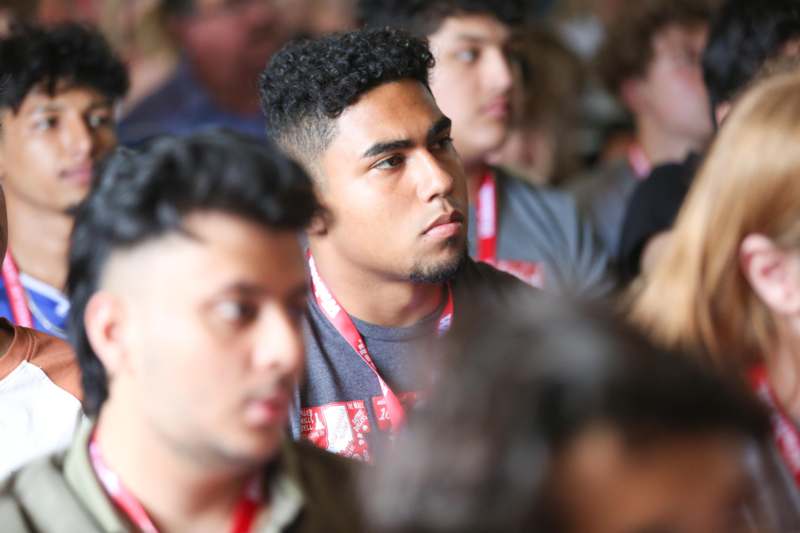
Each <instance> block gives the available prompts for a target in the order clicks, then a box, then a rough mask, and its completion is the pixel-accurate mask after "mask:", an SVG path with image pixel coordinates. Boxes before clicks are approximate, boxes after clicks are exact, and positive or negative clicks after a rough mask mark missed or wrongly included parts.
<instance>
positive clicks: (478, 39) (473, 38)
mask: <svg viewBox="0 0 800 533" xmlns="http://www.w3.org/2000/svg"><path fill="white" fill-rule="evenodd" d="M456 39H457V40H459V41H470V42H474V43H483V42H486V41H487V40H488V39H487V38H486V37H485V36H483V35H478V34H475V33H460V34H458V35H456Z"/></svg>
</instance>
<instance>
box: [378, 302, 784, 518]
mask: <svg viewBox="0 0 800 533" xmlns="http://www.w3.org/2000/svg"><path fill="white" fill-rule="evenodd" d="M476 296H478V299H476V300H474V301H473V305H472V307H471V308H469V309H463V311H464V312H463V313H462V315H461V317H460V318H459V320H458V321H456V322H455V323H454V326H453V328H454V329H453V330H451V332H450V334H449V335H450V337H449V338H448V339H447V340H448V341H449V342H448V345H447V346H446V349H445V350H444V353H437V357H436V358H431V361H435V362H434V363H433V364H434V365H442V366H441V367H439V366H437V368H436V371H437V372H436V374H437V375H439V376H441V377H442V379H441V380H440V381H439V383H438V384H437V386H436V387H435V388H434V390H433V391H432V392H431V394H430V395H429V396H428V397H427V398H426V402H425V405H424V406H421V408H420V409H418V410H416V411H415V412H414V417H412V418H410V419H409V422H410V426H409V428H408V429H409V431H406V432H404V433H401V434H400V435H399V436H398V438H397V440H395V441H394V442H393V443H392V447H391V450H386V451H390V453H391V459H392V460H391V461H385V462H383V463H380V462H379V464H378V468H376V469H372V470H370V471H365V472H364V483H363V489H364V490H363V501H364V503H365V511H366V514H367V517H368V519H369V521H370V522H371V526H372V527H371V529H370V531H380V532H381V533H411V532H413V533H489V532H503V533H518V532H519V533H521V532H528V531H535V532H547V533H562V532H566V531H576V529H575V527H574V524H573V523H572V520H573V517H574V511H575V510H574V508H571V506H570V505H569V503H568V502H566V501H565V500H563V499H562V498H560V497H559V495H558V493H559V489H557V486H556V482H557V480H559V479H563V477H562V476H563V473H564V470H563V469H562V468H563V466H562V464H563V463H561V460H562V459H563V458H564V457H565V454H568V453H569V450H570V447H571V445H572V444H573V443H575V442H578V440H579V439H580V438H581V436H582V435H586V434H588V433H589V432H591V431H592V429H593V428H595V429H596V428H598V427H605V428H609V429H612V430H614V431H615V432H616V434H617V435H618V436H619V437H621V438H622V439H623V441H624V442H625V444H626V446H627V448H626V450H631V453H633V452H635V451H636V450H646V449H648V448H651V447H658V446H665V445H667V446H668V445H669V444H670V443H673V442H675V441H676V440H679V439H687V438H688V439H693V438H702V437H704V436H725V437H726V438H731V439H741V442H746V441H748V440H750V439H753V440H754V441H757V442H761V443H766V442H767V439H768V436H769V418H768V417H767V416H766V413H765V412H764V410H763V407H762V405H761V404H760V403H759V402H758V401H757V400H756V399H755V398H753V397H752V396H751V395H750V393H749V390H748V389H747V388H746V387H744V386H742V385H741V384H738V383H736V382H731V381H726V380H724V379H722V378H720V377H719V376H718V375H716V374H714V373H711V372H709V371H708V370H707V369H705V368H703V367H702V366H701V364H700V363H698V362H696V361H694V360H692V358H690V357H688V356H687V355H686V354H683V353H674V352H670V351H666V350H662V349H660V348H658V347H656V346H654V345H653V344H652V343H651V342H650V341H649V340H647V339H646V338H645V337H644V336H643V335H642V334H641V333H639V332H638V331H635V330H634V329H633V328H631V327H630V326H628V325H626V324H624V323H623V322H622V321H621V320H619V318H618V317H615V316H613V314H609V312H608V309H605V308H601V307H587V306H585V305H576V304H571V303H569V302H566V301H564V300H563V299H557V298H553V297H549V296H545V295H541V294H533V295H530V294H527V293H519V294H518V295H517V297H516V298H513V299H511V300H510V301H508V300H504V301H503V302H502V303H498V302H497V301H496V298H494V299H493V298H492V296H491V295H488V294H480V293H479V294H477V295H476ZM665 443H666V444H665ZM698 475H702V473H698ZM612 512H613V511H612Z"/></svg>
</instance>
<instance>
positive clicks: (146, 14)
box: [98, 0, 173, 61]
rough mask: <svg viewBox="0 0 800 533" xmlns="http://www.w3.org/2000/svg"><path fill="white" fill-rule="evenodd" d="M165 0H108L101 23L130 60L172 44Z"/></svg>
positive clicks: (127, 59)
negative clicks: (163, 0)
mask: <svg viewBox="0 0 800 533" xmlns="http://www.w3.org/2000/svg"><path fill="white" fill-rule="evenodd" d="M166 13H167V11H166V9H165V6H164V2H162V0H105V1H104V2H103V5H102V9H101V10H100V14H99V17H98V18H99V26H100V27H101V28H102V29H103V31H104V32H105V35H106V38H107V39H108V40H109V42H110V43H111V44H112V45H113V46H114V48H115V49H116V50H118V51H119V53H120V55H122V56H123V57H124V58H125V59H126V61H135V60H137V59H139V58H140V57H141V56H147V55H149V54H151V53H153V52H156V51H159V50H162V49H164V48H165V47H170V48H171V47H172V46H173V43H172V39H171V38H170V36H169V35H168V32H167V21H166V18H167V17H166Z"/></svg>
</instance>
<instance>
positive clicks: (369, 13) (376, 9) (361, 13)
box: [358, 0, 525, 37]
mask: <svg viewBox="0 0 800 533" xmlns="http://www.w3.org/2000/svg"><path fill="white" fill-rule="evenodd" d="M473 14H488V15H491V16H493V17H495V18H497V19H498V20H500V21H501V22H503V23H505V24H508V25H509V26H517V25H519V24H521V23H522V22H523V21H524V19H525V2H524V1H522V0H359V1H358V20H359V22H360V23H361V24H363V25H364V26H368V27H376V28H380V27H384V26H391V27H394V28H402V29H404V30H406V31H408V32H411V33H412V34H414V35H416V36H419V37H428V36H430V35H431V34H433V33H436V31H437V30H438V29H439V27H440V26H441V25H442V23H443V22H444V20H445V19H447V18H449V17H452V16H459V15H473Z"/></svg>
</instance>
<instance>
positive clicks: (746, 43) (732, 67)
mask: <svg viewBox="0 0 800 533" xmlns="http://www.w3.org/2000/svg"><path fill="white" fill-rule="evenodd" d="M797 39H800V4H798V2H797V1H796V0H762V1H760V2H750V1H748V0H728V1H727V2H725V3H724V4H723V5H722V7H721V8H720V11H719V14H718V15H717V17H716V19H715V20H714V22H713V23H712V25H711V31H710V32H709V35H708V44H707V45H706V49H705V51H704V52H703V78H704V80H705V83H706V87H707V89H708V95H709V98H710V100H711V104H712V106H717V105H719V104H722V103H724V102H727V101H730V100H732V99H734V98H735V97H736V96H737V95H738V94H739V93H740V92H741V91H742V90H743V89H745V88H746V87H747V86H748V85H749V84H750V82H751V81H752V80H753V79H754V78H755V77H756V75H757V74H758V73H759V71H760V70H761V68H762V67H763V66H764V64H765V63H766V62H767V61H768V60H770V59H774V58H776V57H778V56H780V55H781V53H782V52H783V48H784V47H785V45H786V44H787V43H789V42H791V41H793V40H797Z"/></svg>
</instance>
